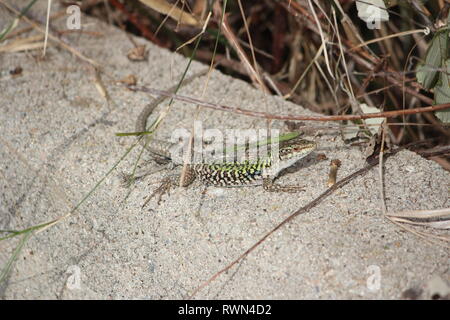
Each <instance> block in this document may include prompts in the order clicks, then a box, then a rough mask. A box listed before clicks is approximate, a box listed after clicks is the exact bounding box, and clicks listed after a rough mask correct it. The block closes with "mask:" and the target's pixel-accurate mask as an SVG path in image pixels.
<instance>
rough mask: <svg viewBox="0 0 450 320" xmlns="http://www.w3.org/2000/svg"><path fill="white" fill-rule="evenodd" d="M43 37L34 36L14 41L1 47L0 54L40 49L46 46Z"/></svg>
mask: <svg viewBox="0 0 450 320" xmlns="http://www.w3.org/2000/svg"><path fill="white" fill-rule="evenodd" d="M42 38H43V35H37V36H32V37H28V38H22V39H17V40H14V41H12V42H10V43H8V44H6V45H3V46H0V52H19V51H27V50H35V49H40V48H42V47H43V46H44V43H43V42H42Z"/></svg>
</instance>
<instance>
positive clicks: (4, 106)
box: [0, 1, 450, 299]
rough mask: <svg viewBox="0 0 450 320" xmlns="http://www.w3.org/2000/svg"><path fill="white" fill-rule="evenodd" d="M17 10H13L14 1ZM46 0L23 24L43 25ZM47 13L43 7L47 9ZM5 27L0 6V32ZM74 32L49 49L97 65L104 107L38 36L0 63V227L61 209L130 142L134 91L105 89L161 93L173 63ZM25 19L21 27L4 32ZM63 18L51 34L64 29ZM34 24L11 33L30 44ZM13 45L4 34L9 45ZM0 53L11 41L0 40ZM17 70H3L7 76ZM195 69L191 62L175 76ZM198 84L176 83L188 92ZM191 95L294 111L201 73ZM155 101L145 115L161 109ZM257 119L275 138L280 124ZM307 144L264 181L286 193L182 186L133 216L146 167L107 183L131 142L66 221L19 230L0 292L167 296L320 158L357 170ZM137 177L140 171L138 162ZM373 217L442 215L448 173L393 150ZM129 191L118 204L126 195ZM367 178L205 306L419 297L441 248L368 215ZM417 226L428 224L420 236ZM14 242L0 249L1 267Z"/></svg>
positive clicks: (189, 282)
mask: <svg viewBox="0 0 450 320" xmlns="http://www.w3.org/2000/svg"><path fill="white" fill-rule="evenodd" d="M14 3H15V5H17V6H18V5H19V4H21V5H23V4H24V3H25V1H17V2H14ZM45 8H46V2H45V1H44V2H38V4H37V5H36V6H35V7H34V8H33V10H32V16H33V17H34V18H36V19H39V20H41V21H44V18H45ZM53 10H54V12H56V11H57V10H58V6H57V4H55V5H54V9H53ZM11 20H12V16H11V14H10V13H8V12H7V11H6V10H5V9H4V8H3V7H2V8H0V30H1V29H3V28H4V27H5V26H6V24H7V23H8V22H9V21H11ZM82 25H83V30H85V31H97V32H99V33H100V36H98V37H96V36H92V35H89V34H88V33H84V34H78V33H72V34H65V35H64V38H63V39H65V41H67V42H68V43H70V44H71V46H72V47H73V48H74V49H75V50H77V52H80V53H82V54H84V55H85V56H87V57H90V58H91V59H93V60H95V61H97V62H98V63H99V64H100V65H101V66H102V68H103V70H104V73H102V74H101V82H102V83H103V85H104V87H105V89H106V91H107V92H108V95H109V101H108V100H107V99H105V98H104V97H103V96H102V95H101V94H100V92H99V90H98V89H97V87H96V80H95V79H96V78H95V72H94V70H93V68H92V67H91V65H90V64H89V63H87V62H85V61H82V60H81V59H79V58H77V57H76V56H74V55H73V54H71V53H69V52H68V51H67V50H66V49H63V48H61V47H60V46H56V45H54V44H53V43H50V44H51V45H50V47H49V48H48V50H47V55H46V57H45V58H41V57H40V56H41V51H38V50H32V51H21V52H13V53H1V54H0V92H1V94H0V110H1V111H2V112H0V146H1V147H0V177H1V178H0V229H7V230H10V229H14V230H22V229H24V228H28V227H30V226H34V225H38V224H40V223H45V222H48V221H51V220H53V219H57V218H59V217H62V216H64V215H66V214H68V213H69V212H70V211H71V210H72V209H73V207H74V206H75V205H77V204H78V203H79V202H80V200H81V199H82V198H83V197H84V196H85V195H87V194H88V192H90V191H91V190H92V189H93V188H94V186H95V185H96V183H98V182H99V181H100V180H101V179H102V178H103V177H105V175H106V174H107V172H108V171H109V170H110V169H111V168H113V166H114V164H115V163H116V162H117V161H119V159H120V158H121V157H122V156H123V155H124V154H125V153H126V151H127V150H128V149H129V148H130V146H131V145H132V144H133V143H134V142H135V141H136V139H135V137H118V136H116V135H115V134H116V133H118V132H133V131H134V124H135V121H136V117H137V116H138V114H139V112H140V111H141V109H142V108H143V107H144V106H145V105H146V104H147V103H148V101H149V96H148V95H145V94H143V93H139V92H131V91H129V90H126V89H124V88H121V87H119V86H117V85H116V84H115V83H114V80H117V79H123V78H125V77H126V76H128V75H130V74H133V75H134V76H136V77H137V79H138V81H139V84H146V85H148V86H150V87H153V88H159V89H165V88H169V87H171V86H172V85H173V84H175V83H176V81H177V79H179V77H180V75H181V73H182V71H183V70H184V68H185V67H186V65H187V60H186V59H185V58H183V57H181V56H179V55H177V54H173V53H170V52H169V51H167V50H164V49H161V48H158V47H156V46H154V45H152V44H150V43H148V42H147V41H145V40H143V39H136V41H137V42H138V43H140V44H145V45H147V48H148V50H149V59H148V60H147V61H143V62H131V61H130V60H128V58H127V56H126V55H127V52H128V51H129V50H130V49H131V48H132V44H131V42H130V41H129V39H128V38H127V36H126V34H125V33H124V32H123V31H121V30H119V29H116V28H114V27H111V26H108V25H105V24H104V23H102V22H99V21H97V20H93V19H88V18H86V17H82ZM23 26H26V23H23V22H22V23H21V24H20V25H19V27H18V29H20V28H21V27H23ZM65 28H66V27H65V18H64V17H63V18H61V19H59V20H58V21H56V22H54V24H53V25H52V28H51V29H52V30H53V31H54V30H64V29H65ZM37 34H39V33H37V32H36V31H33V32H32V33H28V34H24V35H22V37H28V36H31V35H37ZM12 40H13V39H12ZM12 40H10V41H8V42H6V43H5V42H4V43H1V44H0V45H4V44H8V43H11V41H12ZM19 66H20V67H21V68H22V70H23V71H22V73H21V74H20V75H17V76H12V75H10V73H9V71H10V70H12V69H14V68H16V67H19ZM203 68H204V66H202V65H200V64H199V63H194V64H193V66H192V68H191V72H193V73H194V72H196V71H199V70H202V69H203ZM205 80H206V78H205V77H202V78H199V79H197V80H196V81H194V82H192V83H191V84H189V85H187V86H186V87H183V88H182V90H181V93H182V94H185V95H189V96H192V97H197V98H199V97H201V93H202V91H203V87H204V85H205ZM202 99H203V100H206V101H211V102H217V103H222V104H226V105H229V106H238V107H241V108H246V109H250V110H258V111H266V112H271V113H282V114H310V112H309V111H306V110H304V109H302V108H301V107H299V106H297V105H294V104H292V103H289V102H286V101H283V100H282V99H280V98H277V97H270V96H264V95H263V94H262V93H261V92H260V91H258V90H256V89H254V88H252V87H251V86H250V85H249V84H246V83H244V82H242V81H240V80H235V79H232V78H230V77H228V76H225V75H222V74H221V73H219V72H213V73H212V75H211V78H210V80H209V83H208V87H207V89H206V93H205V96H204V97H202ZM162 107H163V106H160V107H159V108H158V109H157V112H159V111H161V110H162ZM195 110H196V108H195V106H192V105H189V104H186V103H180V102H175V103H174V105H173V108H172V110H171V112H170V114H169V115H168V116H167V117H166V119H165V121H164V122H163V124H162V125H161V127H160V128H159V130H158V132H157V136H159V137H162V138H163V137H170V134H171V132H172V131H173V130H174V129H175V128H187V129H189V128H191V126H192V122H193V120H194V118H195V117H196V113H195ZM197 119H199V120H202V121H203V126H204V127H205V128H218V129H227V128H239V129H244V128H265V126H266V122H265V121H263V120H259V119H256V118H249V117H244V116H239V115H235V114H232V113H223V112H219V111H212V110H206V109H202V110H201V112H200V113H199V115H198V116H197ZM273 126H274V127H275V128H279V129H281V130H286V126H285V124H284V123H283V122H274V124H273ZM307 138H309V139H314V140H315V141H317V143H318V148H317V150H316V151H315V152H314V153H313V154H311V155H310V156H309V157H307V158H306V159H305V160H304V161H302V162H301V163H300V164H299V166H297V168H296V170H291V171H290V172H288V173H286V174H285V175H283V176H282V177H281V178H280V179H279V182H280V183H284V184H301V185H304V186H306V190H305V191H304V192H300V193H297V194H294V195H293V194H285V193H268V192H265V191H264V190H263V189H262V188H261V187H247V188H232V189H218V188H212V187H205V186H203V185H202V184H201V183H200V182H195V183H194V184H193V185H191V186H190V187H188V188H177V189H175V190H173V191H172V192H171V193H170V195H168V196H167V195H166V196H165V197H163V201H162V203H161V204H159V205H158V204H157V203H156V201H155V200H152V201H150V202H149V203H148V205H147V206H146V207H144V208H142V204H143V203H144V201H145V199H146V197H147V196H148V195H149V194H151V192H152V191H153V190H154V189H155V188H156V186H157V185H156V184H155V182H156V181H158V180H160V179H161V178H162V177H164V176H166V175H167V174H168V172H167V170H166V171H161V172H159V173H154V174H152V175H149V176H147V177H145V178H144V179H141V180H138V181H136V183H135V184H133V186H131V188H128V189H127V188H126V187H124V186H123V185H122V180H121V174H122V173H123V172H128V173H129V172H131V171H132V169H133V166H134V164H135V162H136V160H137V158H138V156H139V153H140V148H138V147H137V148H134V149H133V150H132V151H131V152H130V153H129V154H128V155H126V157H125V158H124V160H123V161H122V162H120V164H119V165H118V166H117V168H116V169H115V170H114V171H112V173H111V174H110V175H108V176H107V177H106V179H105V180H104V181H103V182H102V184H101V185H100V186H99V187H98V189H97V190H96V191H95V192H94V193H92V194H90V195H89V197H88V198H87V199H86V201H85V202H83V203H82V205H81V206H80V207H79V208H78V210H76V211H75V212H74V213H73V214H71V215H70V216H68V217H67V218H65V219H64V220H62V221H60V222H59V223H57V224H55V225H52V226H50V227H48V228H46V229H45V230H40V232H36V233H34V234H33V235H32V236H31V237H30V238H29V240H28V241H27V243H26V244H25V245H24V247H23V249H22V250H21V252H20V253H19V254H18V257H17V260H16V261H15V262H14V264H13V265H12V268H11V272H10V273H9V275H8V277H7V278H6V280H5V281H4V282H3V283H2V284H1V285H0V296H1V297H3V298H4V299H43V298H48V299H89V298H96V299H121V298H125V299H182V298H185V297H187V296H188V295H189V294H191V293H192V292H193V291H194V290H195V288H197V287H198V286H199V285H200V284H201V283H202V282H203V281H205V280H207V279H208V278H209V277H210V276H212V275H213V274H214V273H216V272H217V271H219V270H220V269H222V268H224V267H225V266H226V265H227V264H229V263H230V262H231V261H233V260H234V259H235V258H237V257H238V256H239V255H240V254H242V253H243V252H244V251H245V250H246V249H248V248H249V247H250V246H251V245H253V244H254V243H255V242H256V241H257V240H258V239H260V238H261V237H262V236H264V235H265V234H266V233H267V232H268V231H269V230H271V229H272V228H273V227H274V226H275V225H277V224H278V223H279V222H281V221H282V220H283V219H285V218H287V217H288V216H289V215H290V214H292V213H293V212H295V211H296V210H297V209H298V208H300V207H302V206H304V205H306V204H307V203H309V202H310V201H312V200H313V199H315V198H316V197H317V196H318V195H319V194H321V193H322V192H324V190H326V188H327V186H326V181H327V174H328V170H329V160H325V161H324V160H320V158H318V157H317V156H318V155H319V154H325V155H326V157H327V158H328V159H340V160H341V161H342V167H341V168H340V170H339V174H338V177H339V178H343V177H345V176H347V175H349V174H350V173H352V172H354V171H355V170H357V169H359V168H362V167H363V166H364V165H365V160H364V154H363V150H362V149H360V148H358V147H351V146H347V145H344V143H343V142H342V139H341V138H340V136H339V133H338V132H337V131H330V130H326V131H325V130H324V131H318V132H316V133H315V134H314V136H308V137H307ZM143 158H144V159H145V160H146V161H145V162H141V163H140V165H139V170H138V171H140V172H148V171H151V170H155V169H156V168H163V167H161V166H156V165H155V163H154V162H152V161H150V160H149V159H150V157H149V155H147V154H146V153H144V155H143ZM384 179H385V193H386V205H387V210H388V211H389V212H395V211H401V210H408V209H438V208H445V207H448V206H449V185H450V175H449V173H448V172H445V171H444V170H443V169H442V168H440V167H439V166H438V165H437V164H436V163H434V162H432V161H427V160H425V159H423V158H421V157H420V156H418V155H416V154H414V153H412V152H409V151H402V152H399V153H398V154H397V155H395V156H393V157H390V158H389V159H388V160H387V161H386V164H385V166H384ZM128 192H129V196H128V197H126V196H127V194H128ZM381 204H382V202H381V200H380V182H379V175H378V169H377V168H375V169H372V170H370V171H369V172H368V173H367V174H365V175H363V176H361V177H358V178H356V179H355V180H353V181H352V182H351V183H349V184H348V185H346V186H345V187H343V188H342V189H339V190H338V191H336V192H334V193H333V194H332V195H331V196H329V197H327V198H326V199H325V200H324V201H322V202H321V203H320V204H319V205H317V206H315V207H314V208H312V209H311V210H309V211H308V212H306V213H305V214H302V215H300V216H298V217H297V218H296V219H295V220H294V221H292V222H291V223H289V224H287V225H285V226H284V227H282V228H281V229H280V230H278V231H277V232H275V233H274V234H273V235H272V236H271V237H269V238H268V239H267V240H266V241H265V242H264V243H263V244H262V245H261V246H260V247H258V248H257V249H256V250H255V251H253V252H252V253H251V254H250V255H249V256H248V257H247V258H246V259H244V260H243V261H242V263H239V264H238V265H237V266H235V267H233V268H232V269H231V270H229V271H228V272H226V273H224V274H223V275H221V276H220V277H219V278H218V279H217V280H215V281H213V282H212V283H210V284H209V285H207V286H206V287H205V288H204V289H203V290H201V291H200V292H199V293H198V294H197V295H196V296H195V298H206V299H218V298H220V299H325V298H331V299H380V298H382V299H397V298H401V297H402V293H403V292H404V291H405V290H408V289H414V290H419V291H420V290H423V294H422V295H421V297H422V298H428V297H429V295H430V294H431V293H430V292H429V290H428V291H427V288H428V284H429V281H430V280H431V279H433V278H434V279H440V280H439V281H441V282H442V283H444V284H445V283H446V282H447V284H448V281H449V250H448V249H447V248H445V247H442V246H439V245H436V244H433V243H430V242H429V241H426V240H424V239H422V238H420V237H418V236H416V235H414V234H412V233H410V232H407V231H405V230H403V229H402V228H400V227H399V226H396V225H394V224H392V223H391V222H389V221H388V220H387V219H385V218H384V217H383V213H382V210H381ZM420 230H421V231H425V232H432V230H428V229H420ZM19 242H20V237H15V238H13V239H8V240H5V241H1V242H0V265H1V266H5V265H6V263H7V261H8V259H9V258H10V257H11V255H12V253H13V251H14V250H15V248H16V247H17V245H18V244H19Z"/></svg>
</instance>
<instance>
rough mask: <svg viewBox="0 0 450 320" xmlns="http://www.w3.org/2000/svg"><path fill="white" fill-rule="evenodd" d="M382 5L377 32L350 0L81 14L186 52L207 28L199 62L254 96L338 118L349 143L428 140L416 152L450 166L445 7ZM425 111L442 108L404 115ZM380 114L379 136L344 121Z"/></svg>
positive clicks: (157, 5)
mask: <svg viewBox="0 0 450 320" xmlns="http://www.w3.org/2000/svg"><path fill="white" fill-rule="evenodd" d="M369 2H370V1H369ZM385 4H386V11H385V12H387V14H388V15H389V18H388V20H387V21H383V22H381V23H380V24H379V26H377V27H379V29H377V28H375V29H369V28H368V24H367V23H366V22H365V21H363V20H362V19H360V17H359V12H358V11H357V7H356V3H355V1H352V0H339V1H338V0H320V1H318V0H295V1H294V0H284V1H274V0H264V1H250V0H247V1H241V0H240V1H237V0H234V1H231V0H230V1H206V0H191V1H186V0H183V1H181V0H179V1H166V0H141V1H137V0H136V1H126V2H125V1H118V0H109V1H100V0H97V1H94V0H92V1H83V6H82V9H83V10H84V11H85V12H86V13H88V14H91V15H95V16H97V17H100V18H102V19H106V20H108V21H109V22H111V23H114V24H117V25H119V26H120V27H122V28H124V29H126V30H127V31H129V32H132V33H135V34H137V35H140V36H143V37H145V38H147V39H149V40H150V41H152V42H154V43H155V44H157V45H159V46H162V47H166V48H170V49H172V50H178V51H179V52H182V53H183V54H185V55H186V56H191V54H192V51H191V50H192V48H193V47H194V46H193V45H191V46H187V45H185V46H182V45H183V44H185V43H186V42H188V41H190V40H191V39H193V38H195V37H196V36H197V35H199V34H200V33H201V31H202V28H205V27H206V28H205V33H204V34H203V35H202V38H201V42H200V45H199V47H198V49H197V51H196V52H195V57H196V59H198V60H201V61H203V62H205V63H211V61H212V60H213V59H214V62H220V66H219V68H220V69H221V70H222V71H223V72H226V73H228V74H231V75H233V76H235V77H239V78H242V79H245V80H248V81H249V82H252V83H253V84H254V85H255V86H256V87H258V88H260V89H261V90H265V91H270V92H271V93H273V94H279V95H282V96H284V97H285V98H286V99H289V100H291V101H294V102H296V103H298V104H300V105H303V106H305V107H307V108H309V109H310V110H312V111H315V112H318V113H321V114H323V115H338V116H341V118H338V119H341V120H342V121H341V122H340V125H341V128H343V131H342V134H343V137H344V138H345V139H346V140H347V141H348V142H349V143H364V142H366V141H367V140H369V139H370V137H371V136H372V135H373V134H374V133H377V132H378V133H381V132H383V133H385V134H386V136H385V137H386V141H387V142H388V143H392V144H394V145H405V144H408V143H414V142H419V141H422V142H423V141H424V140H425V143H421V144H420V146H419V148H416V149H415V150H416V152H419V153H420V154H422V155H423V156H425V157H427V158H431V159H433V160H435V161H437V162H438V163H439V164H441V166H443V167H444V168H445V169H447V170H450V162H449V154H450V149H449V146H448V145H449V138H450V131H449V130H448V122H449V118H450V117H449V116H448V115H449V113H448V109H441V108H445V107H446V106H445V104H448V103H450V89H449V88H448V84H449V81H448V76H449V75H448V72H447V70H448V68H449V65H448V63H449V60H448V59H449V57H450V50H449V48H448V47H449V45H448V43H449V40H448V38H449V31H448V22H447V21H448V12H449V7H450V2H449V1H448V0H436V1H419V0H408V1H395V0H394V1H385ZM224 10H225V12H226V14H225V15H223V11H224ZM209 13H211V17H210V19H209V20H207V17H208V14H209ZM222 17H223V20H222ZM205 21H206V22H207V24H205ZM218 35H219V37H218ZM216 42H217V46H216ZM180 46H181V48H180ZM421 68H422V69H421ZM446 68H447V69H446ZM418 70H419V71H421V72H419V73H418V72H417V71H418ZM436 105H437V106H436ZM442 105H444V106H442ZM427 106H434V109H431V110H438V109H441V110H442V111H437V112H423V110H421V109H419V110H417V111H414V110H411V109H416V108H423V107H427ZM244 107H245V106H244ZM407 110H409V111H410V112H407ZM428 110H430V108H429V109H428ZM384 111H396V112H393V113H392V112H391V113H390V114H389V118H387V120H386V124H387V125H386V126H383V127H382V128H384V129H383V130H384V131H381V129H379V126H380V121H378V122H376V121H375V122H364V121H363V120H355V119H354V118H353V119H351V118H349V117H348V115H362V114H364V113H368V112H384ZM407 113H409V114H407ZM323 120H327V119H326V118H325V119H323ZM348 120H351V121H350V122H349V121H348ZM308 125H309V126H310V127H313V128H314V127H315V128H318V127H321V125H320V124H317V123H316V125H314V124H311V123H309V124H308ZM322 128H323V126H322ZM350 128H352V129H353V130H349V129H350ZM355 128H356V130H354V129H355ZM369 129H370V130H369ZM372 140H373V141H372V142H373V143H372V144H376V143H377V140H376V139H375V138H372ZM378 144H379V139H378Z"/></svg>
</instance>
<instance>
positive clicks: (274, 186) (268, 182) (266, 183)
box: [263, 178, 305, 193]
mask: <svg viewBox="0 0 450 320" xmlns="http://www.w3.org/2000/svg"><path fill="white" fill-rule="evenodd" d="M263 188H264V190H266V191H269V192H289V193H296V192H300V191H305V188H304V187H301V186H295V185H287V186H283V185H280V184H278V183H275V182H273V180H272V179H270V178H265V179H263Z"/></svg>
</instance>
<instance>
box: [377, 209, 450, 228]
mask: <svg viewBox="0 0 450 320" xmlns="http://www.w3.org/2000/svg"><path fill="white" fill-rule="evenodd" d="M386 215H387V216H389V217H391V218H392V219H394V220H396V221H398V222H404V223H409V224H414V225H423V226H429V227H432V228H436V229H450V208H445V209H436V210H406V211H400V212H391V213H387V214H386ZM420 220H429V221H420Z"/></svg>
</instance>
